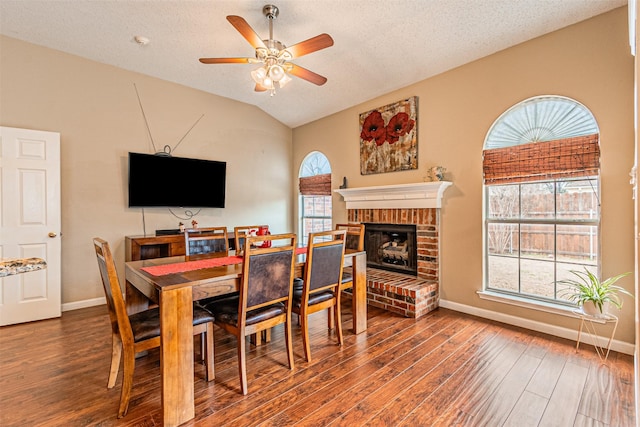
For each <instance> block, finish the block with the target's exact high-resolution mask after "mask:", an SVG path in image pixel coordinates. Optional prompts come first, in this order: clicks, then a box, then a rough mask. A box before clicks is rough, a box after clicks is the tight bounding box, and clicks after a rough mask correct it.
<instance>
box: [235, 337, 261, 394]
mask: <svg viewBox="0 0 640 427" xmlns="http://www.w3.org/2000/svg"><path fill="white" fill-rule="evenodd" d="M256 335H258V334H256ZM245 342H246V339H245V337H244V334H240V335H239V336H238V371H239V373H240V391H241V392H242V394H245V395H246V394H247V391H248V390H247V388H248V387H247V360H246V353H245V347H246V345H245Z"/></svg>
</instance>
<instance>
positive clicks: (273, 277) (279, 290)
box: [239, 233, 296, 319]
mask: <svg viewBox="0 0 640 427" xmlns="http://www.w3.org/2000/svg"><path fill="white" fill-rule="evenodd" d="M265 240H269V241H271V242H272V245H273V247H271V248H252V247H251V242H252V241H265ZM247 243H248V245H247V249H246V250H245V251H244V262H243V272H242V285H241V288H240V306H239V311H240V312H241V313H242V314H241V319H242V318H244V315H245V314H246V312H247V311H250V310H253V309H256V308H259V307H263V306H267V305H270V304H273V303H276V302H283V303H285V304H286V305H287V311H288V312H290V311H291V290H292V288H293V272H294V266H295V257H296V235H295V234H293V233H289V234H273V235H269V236H257V237H247Z"/></svg>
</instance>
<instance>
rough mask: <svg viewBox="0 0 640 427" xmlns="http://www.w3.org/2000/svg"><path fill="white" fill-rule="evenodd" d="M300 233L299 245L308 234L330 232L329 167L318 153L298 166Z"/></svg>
mask: <svg viewBox="0 0 640 427" xmlns="http://www.w3.org/2000/svg"><path fill="white" fill-rule="evenodd" d="M298 176H299V178H300V186H299V188H300V208H299V212H300V231H299V236H302V237H301V239H300V244H301V245H306V242H307V240H308V238H309V233H314V232H318V231H325V230H331V228H332V224H331V165H330V164H329V159H327V157H326V156H325V155H324V154H322V153H321V152H319V151H313V152H311V153H309V154H308V155H307V157H305V159H304V160H303V161H302V165H301V166H300V173H299V174H298Z"/></svg>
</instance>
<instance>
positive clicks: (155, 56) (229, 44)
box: [0, 0, 627, 128]
mask: <svg viewBox="0 0 640 427" xmlns="http://www.w3.org/2000/svg"><path fill="white" fill-rule="evenodd" d="M266 3H267V2H266V1H255V0H217V1H194V0H190V1H186V0H181V1H180V0H163V1H160V0H106V1H102V0H72V1H65V0H57V1H51V0H45V1H42V0H0V33H1V34H4V35H6V36H9V37H13V38H16V39H20V40H24V41H27V42H31V43H35V44H38V45H42V46H46V47H50V48H53V49H57V50H60V51H64V52H68V53H71V54H75V55H78V56H81V57H85V58H88V59H92V60H95V61H98V62H102V63H105V64H111V65H114V66H117V67H121V68H124V69H127V70H131V71H136V72H140V73H143V74H147V75H150V76H155V77H159V78H161V79H164V80H169V81H172V82H176V83H180V84H183V85H185V86H189V87H193V88H196V89H200V90H203V91H206V92H210V93H213V94H216V95H221V96H224V97H227V98H231V99H235V100H238V101H241V102H245V103H248V104H253V105H255V106H257V107H258V108H260V109H262V110H264V111H265V112H266V113H268V114H270V115H271V116H273V117H275V118H276V119H278V120H279V121H281V122H282V123H284V124H286V125H288V126H290V127H292V128H293V127H297V126H300V125H302V124H305V123H308V122H310V121H313V120H316V119H319V118H321V117H325V116H327V115H329V114H332V113H336V112H338V111H341V110H344V109H345V108H349V107H351V106H353V105H357V104H359V103H361V102H364V101H366V100H369V99H372V98H374V97H376V96H380V95H383V94H385V93H388V92H390V91H393V90H396V89H399V88H402V87H404V86H407V85H409V84H412V83H415V82H417V81H420V80H423V79H426V78H428V77H430V76H433V75H436V74H439V73H442V72H444V71H447V70H450V69H452V68H454V67H457V66H460V65H462V64H465V63H468V62H470V61H473V60H476V59H478V58H482V57H484V56H487V55H490V54H492V53H494V52H497V51H500V50H502V49H505V48H508V47H510V46H513V45H515V44H518V43H521V42H524V41H526V40H530V39H532V38H534V37H537V36H540V35H543V34H545V33H548V32H551V31H554V30H557V29H559V28H562V27H565V26H567V25H570V24H573V23H576V22H579V21H582V20H585V19H588V18H590V17H592V16H595V15H599V14H601V13H604V12H606V11H609V10H611V9H614V8H617V7H620V6H624V5H626V4H627V1H626V0H385V1H382V0H275V1H274V4H275V5H276V6H278V8H279V9H280V16H279V17H278V18H277V20H276V21H275V22H274V38H275V39H277V40H280V41H281V42H283V43H284V44H285V45H293V44H295V43H298V42H300V41H303V40H306V39H308V38H310V37H314V36H316V35H318V34H321V33H328V34H330V35H331V36H332V37H333V39H334V41H335V45H334V46H332V47H330V48H328V49H324V50H321V51H318V52H314V53H312V54H310V55H307V56H304V57H302V58H299V59H297V60H295V61H294V62H295V63H296V64H298V65H300V66H302V67H305V68H308V69H310V70H311V71H314V72H316V73H318V74H321V75H323V76H325V77H327V79H328V82H327V83H326V84H325V85H324V86H316V85H313V84H311V83H308V82H306V81H304V80H300V79H297V78H294V80H293V81H292V82H291V83H289V84H288V85H287V86H286V87H285V88H283V89H281V90H279V91H278V93H277V94H276V95H275V96H273V97H270V96H269V94H268V93H256V92H254V91H253V87H254V83H253V81H252V80H251V76H250V71H251V70H252V69H253V68H256V66H255V65H250V64H224V65H218V64H217V65H204V64H201V63H200V62H199V61H198V58H200V57H238V56H240V57H250V56H253V54H254V51H253V48H252V47H251V46H250V45H249V44H248V43H247V41H246V40H245V39H244V38H243V37H242V36H241V35H240V34H239V33H238V32H237V31H236V30H235V29H234V28H233V27H232V26H231V24H229V23H228V22H227V20H226V19H225V17H226V16H227V15H240V16H242V17H243V18H244V19H245V20H246V21H247V22H248V23H249V25H250V26H251V27H252V28H253V29H254V30H255V31H256V32H257V33H258V34H259V35H260V36H261V37H263V38H265V39H266V38H268V35H269V25H268V21H267V19H266V18H265V17H264V15H263V14H262V7H263V6H264V5H265V4H266ZM136 35H142V36H144V37H147V38H149V40H150V42H149V44H147V45H146V46H141V45H138V44H137V43H135V42H134V40H133V39H134V36H136Z"/></svg>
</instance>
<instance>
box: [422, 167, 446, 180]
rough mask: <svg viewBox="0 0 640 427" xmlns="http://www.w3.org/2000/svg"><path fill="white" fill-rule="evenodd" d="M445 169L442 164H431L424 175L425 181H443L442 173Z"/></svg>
mask: <svg viewBox="0 0 640 427" xmlns="http://www.w3.org/2000/svg"><path fill="white" fill-rule="evenodd" d="M446 170H447V168H445V167H444V166H433V167H430V168H429V169H428V170H427V175H426V176H425V177H424V180H425V182H428V181H431V182H433V181H444V173H445V171H446Z"/></svg>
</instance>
